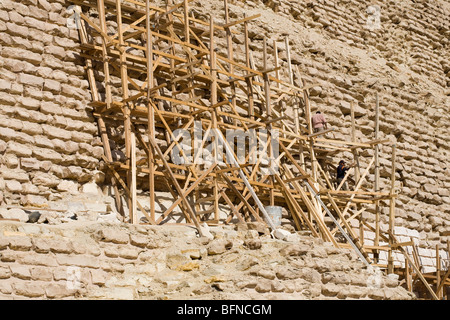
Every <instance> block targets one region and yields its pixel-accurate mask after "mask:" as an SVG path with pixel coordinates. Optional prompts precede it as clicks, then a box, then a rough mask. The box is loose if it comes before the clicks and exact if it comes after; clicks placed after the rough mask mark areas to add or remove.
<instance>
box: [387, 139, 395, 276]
mask: <svg viewBox="0 0 450 320" xmlns="http://www.w3.org/2000/svg"><path fill="white" fill-rule="evenodd" d="M395 158H396V145H395V144H394V145H393V146H392V168H391V169H392V170H391V191H390V200H389V234H392V235H393V234H394V228H395V195H394V186H395V161H396V159H395ZM392 244H394V239H393V237H392V236H390V237H389V246H390V247H392ZM393 272H394V260H393V257H392V250H389V253H388V274H390V273H393Z"/></svg>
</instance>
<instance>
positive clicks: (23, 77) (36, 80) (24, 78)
mask: <svg viewBox="0 0 450 320" xmlns="http://www.w3.org/2000/svg"><path fill="white" fill-rule="evenodd" d="M41 59H42V58H41ZM39 62H41V61H39ZM17 81H18V82H19V83H22V84H24V85H29V86H37V87H42V85H43V84H44V79H42V78H41V77H36V76H33V75H30V74H26V73H21V74H19V76H18V78H17Z"/></svg>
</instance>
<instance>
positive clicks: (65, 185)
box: [56, 180, 79, 194]
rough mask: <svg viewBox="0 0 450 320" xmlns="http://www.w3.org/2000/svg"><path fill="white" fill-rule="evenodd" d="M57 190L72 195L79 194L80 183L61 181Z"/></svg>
mask: <svg viewBox="0 0 450 320" xmlns="http://www.w3.org/2000/svg"><path fill="white" fill-rule="evenodd" d="M56 190H58V191H62V192H69V193H71V194H78V193H79V192H78V183H76V182H74V181H69V180H63V181H61V182H60V183H59V184H58V185H57V186H56Z"/></svg>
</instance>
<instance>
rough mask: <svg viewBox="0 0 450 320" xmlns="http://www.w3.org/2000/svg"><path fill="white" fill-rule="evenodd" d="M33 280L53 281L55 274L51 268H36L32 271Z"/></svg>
mask: <svg viewBox="0 0 450 320" xmlns="http://www.w3.org/2000/svg"><path fill="white" fill-rule="evenodd" d="M30 273H31V279H32V280H42V281H52V280H53V272H52V271H51V269H49V268H45V267H34V268H31V270H30Z"/></svg>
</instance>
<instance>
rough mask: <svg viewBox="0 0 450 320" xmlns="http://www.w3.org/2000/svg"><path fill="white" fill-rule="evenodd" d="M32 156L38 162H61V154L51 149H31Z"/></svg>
mask: <svg viewBox="0 0 450 320" xmlns="http://www.w3.org/2000/svg"><path fill="white" fill-rule="evenodd" d="M32 154H33V156H34V157H36V158H37V159H38V160H50V161H52V162H54V163H59V162H61V161H62V156H61V154H59V153H58V152H56V151H54V150H51V149H45V148H39V147H32ZM55 186H56V185H55Z"/></svg>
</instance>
